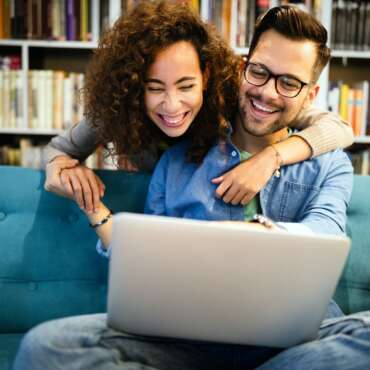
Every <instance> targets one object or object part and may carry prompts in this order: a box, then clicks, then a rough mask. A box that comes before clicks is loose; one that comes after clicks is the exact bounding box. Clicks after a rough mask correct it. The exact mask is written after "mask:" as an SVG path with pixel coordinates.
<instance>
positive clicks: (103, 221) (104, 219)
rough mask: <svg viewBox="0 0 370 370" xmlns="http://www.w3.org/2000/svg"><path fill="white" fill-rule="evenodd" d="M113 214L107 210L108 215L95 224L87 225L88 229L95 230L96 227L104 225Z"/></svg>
mask: <svg viewBox="0 0 370 370" xmlns="http://www.w3.org/2000/svg"><path fill="white" fill-rule="evenodd" d="M113 214H114V213H113V211H112V210H109V213H108V214H107V215H106V216H105V217H104V218H103V219H102V220H101V221H99V222H97V223H96V224H91V223H89V225H90V227H92V228H93V229H96V228H97V227H99V226H101V225H104V224H105V223H106V222H108V220H109V219H110V218H111V217H112V216H113Z"/></svg>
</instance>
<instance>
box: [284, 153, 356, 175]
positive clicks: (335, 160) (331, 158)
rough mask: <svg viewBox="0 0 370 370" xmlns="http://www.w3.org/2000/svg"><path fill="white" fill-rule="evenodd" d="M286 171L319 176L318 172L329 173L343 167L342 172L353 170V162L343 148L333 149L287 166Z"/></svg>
mask: <svg viewBox="0 0 370 370" xmlns="http://www.w3.org/2000/svg"><path fill="white" fill-rule="evenodd" d="M286 167H287V168H286V173H287V174H288V173H290V174H295V175H296V174H298V173H304V174H305V175H307V176H309V177H311V176H317V175H318V174H320V173H321V174H327V173H330V172H332V171H336V170H338V169H341V170H340V172H348V173H350V172H351V171H352V163H351V160H350V159H349V157H348V154H347V153H346V152H345V151H343V150H342V149H336V150H332V151H330V152H327V153H324V154H321V155H318V156H316V157H313V158H310V159H308V160H306V161H303V162H299V163H296V164H293V165H289V166H286Z"/></svg>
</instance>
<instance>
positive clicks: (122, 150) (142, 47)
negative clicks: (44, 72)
mask: <svg viewBox="0 0 370 370" xmlns="http://www.w3.org/2000/svg"><path fill="white" fill-rule="evenodd" d="M178 41H189V42H191V43H192V45H193V46H194V47H195V49H196V51H197V53H198V56H199V62H200V68H201V70H202V72H203V73H204V72H205V71H206V69H207V75H208V76H209V78H208V82H207V86H206V89H205V91H204V93H203V94H204V96H203V106H202V108H201V110H200V111H199V113H198V115H197V117H196V118H195V120H194V122H193V123H192V125H191V126H190V128H189V130H188V132H187V133H186V134H185V135H183V136H185V137H188V138H189V142H190V144H189V150H188V159H189V160H191V161H195V162H199V161H201V160H202V158H203V157H204V155H205V154H206V153H207V151H208V150H209V148H210V147H211V145H213V144H214V142H215V141H216V140H217V139H219V138H225V137H226V134H227V129H228V125H227V121H230V120H232V119H233V117H234V114H235V112H236V108H237V104H238V91H239V79H240V58H239V57H237V56H235V54H234V53H233V51H232V50H231V48H230V47H229V46H228V45H227V44H226V43H225V42H224V41H223V40H222V39H221V37H220V36H219V35H218V34H217V33H216V32H215V30H214V28H213V27H212V26H210V25H208V24H207V23H205V22H204V21H202V20H201V18H200V17H199V15H198V14H196V13H194V12H193V11H192V10H191V9H190V8H189V7H188V6H186V5H180V4H178V3H177V4H175V3H174V2H171V1H159V2H158V1H154V2H153V1H142V2H140V3H139V4H138V5H137V6H135V7H134V8H133V9H132V11H131V12H129V13H128V14H127V16H123V17H121V18H119V19H118V20H117V21H116V23H115V24H114V26H113V27H112V28H111V29H110V30H108V31H107V32H106V33H105V34H104V35H103V37H102V38H101V40H100V43H99V47H98V48H97V49H96V50H95V53H94V56H93V58H92V61H91V63H90V65H89V68H88V70H87V73H86V81H85V88H84V101H85V115H86V118H87V119H88V120H89V122H90V123H91V125H92V126H93V127H94V128H95V129H96V131H97V133H98V136H99V138H100V141H101V142H102V143H104V144H107V143H109V142H113V144H114V148H115V149H114V151H115V154H117V155H124V156H131V155H137V154H140V152H141V151H142V150H146V149H148V148H153V145H154V146H155V147H157V148H158V146H159V145H161V144H162V145H163V141H165V142H167V143H169V144H171V139H170V138H168V137H166V136H165V134H163V133H162V132H161V130H160V129H159V128H158V127H157V126H156V125H155V124H153V123H152V122H151V121H150V119H149V118H148V116H147V114H146V109H145V104H144V92H145V80H146V74H147V71H148V68H149V67H150V65H151V64H152V63H153V62H154V60H155V57H156V55H157V54H158V52H160V51H161V50H163V49H164V48H167V47H169V46H171V45H172V44H173V43H175V42H178ZM172 140H173V139H172Z"/></svg>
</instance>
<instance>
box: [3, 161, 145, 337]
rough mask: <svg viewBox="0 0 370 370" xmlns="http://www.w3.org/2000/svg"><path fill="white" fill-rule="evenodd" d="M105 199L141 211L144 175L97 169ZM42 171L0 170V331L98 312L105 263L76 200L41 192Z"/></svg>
mask: <svg viewBox="0 0 370 370" xmlns="http://www.w3.org/2000/svg"><path fill="white" fill-rule="evenodd" d="M98 174H99V176H100V177H101V178H102V180H103V182H104V183H105V184H106V185H107V189H109V190H108V191H107V192H106V197H105V199H104V200H105V202H106V204H107V205H108V206H110V207H112V208H113V209H114V210H116V211H122V210H125V211H129V212H142V211H143V206H144V202H145V194H146V191H147V185H148V182H149V178H150V175H149V174H145V173H125V172H123V171H99V172H98ZM44 179H45V178H44V172H43V171H37V170H32V169H25V168H19V167H7V166H0V249H1V251H0V331H1V332H3V333H14V332H24V331H26V330H27V329H29V328H31V327H32V326H34V325H35V324H37V323H39V322H42V321H45V320H49V319H53V318H57V317H63V316H69V315H75V314H80V313H92V312H104V311H105V304H106V302H105V300H106V281H107V264H108V263H107V260H106V259H104V258H101V257H100V256H99V255H98V254H97V253H96V251H95V245H96V240H97V237H96V234H95V232H94V231H93V230H92V229H91V228H90V227H89V226H88V222H87V219H86V217H85V215H84V214H83V213H82V211H81V210H80V209H79V208H78V207H77V206H76V204H75V202H73V201H71V200H68V199H65V198H61V197H58V196H55V195H53V194H51V193H48V192H46V191H45V190H44V188H43V185H44Z"/></svg>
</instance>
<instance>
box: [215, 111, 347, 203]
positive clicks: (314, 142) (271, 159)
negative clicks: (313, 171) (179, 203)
mask: <svg viewBox="0 0 370 370" xmlns="http://www.w3.org/2000/svg"><path fill="white" fill-rule="evenodd" d="M292 127H293V128H298V129H300V130H302V131H300V132H299V133H294V134H293V135H292V136H290V137H289V138H287V139H286V140H284V141H281V142H279V143H276V144H274V148H273V147H271V146H268V147H266V148H265V149H264V150H262V151H261V152H259V153H257V154H255V155H253V157H251V158H250V159H248V160H247V161H245V162H243V163H241V164H240V165H238V166H236V167H235V168H233V169H232V170H231V171H228V172H226V173H225V174H224V175H222V176H220V177H219V178H217V179H213V181H212V182H213V183H216V184H218V187H217V189H216V196H217V197H219V198H222V199H223V200H224V201H225V202H226V203H232V204H234V205H235V204H242V205H245V204H247V203H248V202H249V201H250V200H251V199H252V198H253V197H254V196H255V195H256V194H257V193H259V191H260V190H261V189H262V187H263V186H265V185H266V183H267V182H268V181H269V180H270V178H271V176H272V175H273V174H274V173H275V172H276V170H277V169H278V167H280V166H283V165H288V164H293V163H298V162H301V161H304V160H306V159H309V158H310V157H311V156H317V155H319V154H322V153H325V152H328V151H331V150H334V149H337V148H344V147H346V146H349V145H351V144H352V143H353V131H352V128H351V126H349V124H348V123H347V122H345V121H342V120H341V119H340V117H339V116H338V115H336V114H334V113H331V112H325V111H322V110H319V109H317V108H313V107H310V108H307V109H305V110H303V111H302V112H301V114H300V115H299V116H298V117H297V120H296V121H295V122H294V124H293V125H292Z"/></svg>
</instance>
